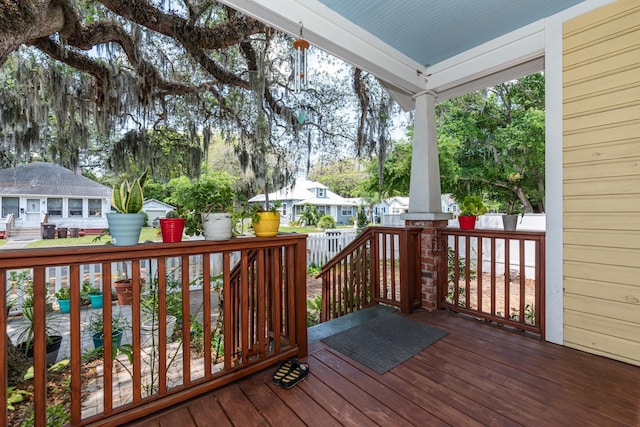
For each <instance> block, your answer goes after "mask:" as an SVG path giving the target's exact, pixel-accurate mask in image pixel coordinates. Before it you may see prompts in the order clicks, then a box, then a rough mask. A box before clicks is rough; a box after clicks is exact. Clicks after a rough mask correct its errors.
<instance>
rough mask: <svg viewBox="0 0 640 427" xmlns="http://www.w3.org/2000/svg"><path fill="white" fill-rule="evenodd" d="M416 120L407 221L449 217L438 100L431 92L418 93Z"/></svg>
mask: <svg viewBox="0 0 640 427" xmlns="http://www.w3.org/2000/svg"><path fill="white" fill-rule="evenodd" d="M415 105H416V108H415V119H414V120H415V121H414V125H413V148H412V159H411V183H410V186H409V212H408V213H407V214H405V215H404V216H403V218H404V219H405V220H407V219H409V220H440V219H449V218H451V214H443V213H442V203H441V201H440V196H441V193H440V165H439V164H438V141H437V135H436V101H435V95H434V93H433V92H431V91H426V92H422V93H419V94H418V95H416V96H415Z"/></svg>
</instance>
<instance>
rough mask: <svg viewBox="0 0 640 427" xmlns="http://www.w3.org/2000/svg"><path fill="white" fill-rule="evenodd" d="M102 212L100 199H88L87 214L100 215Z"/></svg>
mask: <svg viewBox="0 0 640 427" xmlns="http://www.w3.org/2000/svg"><path fill="white" fill-rule="evenodd" d="M101 214H102V200H100V199H89V216H100V215H101Z"/></svg>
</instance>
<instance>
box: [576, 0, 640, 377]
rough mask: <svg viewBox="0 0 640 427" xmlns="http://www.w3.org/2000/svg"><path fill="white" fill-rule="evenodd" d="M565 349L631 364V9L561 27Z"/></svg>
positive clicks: (635, 252) (635, 250)
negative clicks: (577, 350) (574, 349)
mask: <svg viewBox="0 0 640 427" xmlns="http://www.w3.org/2000/svg"><path fill="white" fill-rule="evenodd" d="M563 132H564V135H563V196H564V206H563V212H564V217H563V221H564V233H563V242H564V243H563V245H564V248H563V254H564V260H563V271H564V279H563V288H564V340H565V344H566V345H568V346H570V347H574V348H578V349H580V350H584V351H588V352H591V353H594V354H600V355H604V356H607V357H611V358H614V359H618V360H621V361H624V362H627V363H633V364H636V365H640V2H638V1H636V0H619V1H617V2H615V3H612V4H609V5H607V6H604V7H602V8H600V9H597V10H594V11H592V12H589V13H587V14H584V15H582V16H579V17H577V18H575V19H572V20H570V21H568V22H566V23H565V24H564V27H563Z"/></svg>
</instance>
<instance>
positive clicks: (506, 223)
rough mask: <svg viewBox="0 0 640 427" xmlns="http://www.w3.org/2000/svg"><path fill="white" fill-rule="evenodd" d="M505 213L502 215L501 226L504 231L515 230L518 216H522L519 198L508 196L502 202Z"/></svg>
mask: <svg viewBox="0 0 640 427" xmlns="http://www.w3.org/2000/svg"><path fill="white" fill-rule="evenodd" d="M503 205H504V210H505V213H504V215H502V228H503V229H504V230H505V231H515V230H516V228H517V227H518V216H519V215H522V216H524V211H523V210H522V208H521V207H520V200H517V199H514V198H510V199H508V200H507V201H505V202H504V203H503Z"/></svg>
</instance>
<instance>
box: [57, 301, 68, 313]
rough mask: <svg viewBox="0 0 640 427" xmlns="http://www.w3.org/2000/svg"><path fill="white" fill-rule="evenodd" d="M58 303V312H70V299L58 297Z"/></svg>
mask: <svg viewBox="0 0 640 427" xmlns="http://www.w3.org/2000/svg"><path fill="white" fill-rule="evenodd" d="M58 305H59V306H60V313H71V300H69V299H59V300H58Z"/></svg>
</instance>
